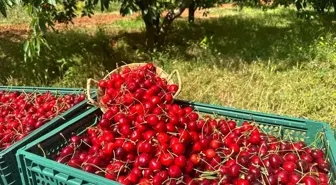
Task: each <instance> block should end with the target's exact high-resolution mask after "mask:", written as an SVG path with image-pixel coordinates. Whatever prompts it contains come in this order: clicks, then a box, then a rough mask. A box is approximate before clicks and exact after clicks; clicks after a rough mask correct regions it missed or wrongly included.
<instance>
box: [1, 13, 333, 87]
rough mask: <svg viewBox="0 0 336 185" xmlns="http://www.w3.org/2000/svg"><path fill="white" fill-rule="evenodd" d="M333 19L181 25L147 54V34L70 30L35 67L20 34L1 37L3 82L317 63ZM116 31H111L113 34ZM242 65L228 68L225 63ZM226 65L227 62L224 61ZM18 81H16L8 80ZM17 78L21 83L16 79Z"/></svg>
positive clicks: (66, 81) (290, 16)
mask: <svg viewBox="0 0 336 185" xmlns="http://www.w3.org/2000/svg"><path fill="white" fill-rule="evenodd" d="M330 22H331V20H327V19H326V20H324V21H323V20H319V21H317V20H315V21H306V20H303V19H298V18H296V17H295V11H294V10H293V11H284V12H281V13H278V14H260V15H259V16H244V15H242V14H240V15H239V14H238V15H229V16H224V17H218V18H211V19H210V18H209V19H205V20H199V21H197V22H196V23H195V24H194V25H189V24H188V23H186V21H184V20H181V21H177V22H176V23H175V24H174V27H173V28H172V30H171V34H170V35H169V37H168V38H167V44H166V47H164V50H162V51H159V52H154V53H148V52H146V51H145V50H144V48H145V46H144V43H145V42H144V41H145V38H144V33H143V32H140V31H139V32H134V31H133V32H125V31H121V32H119V33H115V30H113V31H114V32H113V33H112V34H109V33H110V32H104V31H98V32H96V33H94V34H90V32H87V31H78V30H77V31H66V32H62V33H50V34H48V36H47V40H48V41H49V44H50V47H51V49H50V50H47V49H44V51H42V56H41V57H40V58H39V59H38V60H36V61H34V62H31V63H25V62H23V57H22V44H21V43H20V42H17V41H13V38H15V36H6V37H0V83H2V84H7V83H8V81H11V80H12V81H13V79H14V82H17V83H19V84H21V85H23V84H24V85H55V84H56V85H60V86H69V87H74V86H84V85H85V81H86V79H87V78H89V77H94V78H101V77H102V76H103V74H105V73H104V72H105V71H106V70H107V71H110V70H112V69H114V68H115V66H116V64H117V63H119V64H121V63H129V62H139V61H149V60H151V59H154V60H160V57H158V56H162V55H168V56H169V58H164V59H162V60H168V61H166V62H169V61H170V60H171V61H173V60H175V61H181V60H183V61H189V62H195V61H201V62H204V63H209V65H213V63H216V64H219V65H221V66H223V67H232V68H238V67H239V65H240V64H241V63H251V62H252V61H258V62H262V63H267V62H269V61H272V62H275V63H277V64H278V65H280V66H282V67H281V69H282V70H286V69H289V68H291V67H293V66H295V65H298V64H304V63H305V62H309V61H311V60H313V59H314V58H315V57H316V56H317V55H318V54H319V53H318V51H317V50H316V43H317V42H318V40H317V39H318V38H319V37H320V36H324V35H326V34H330V33H331V34H335V33H334V32H335V30H336V29H335V26H334V25H333V24H331V23H330ZM109 31H110V30H109ZM228 59H229V60H232V61H237V62H234V64H233V65H230V66H228V65H227V64H226V63H225V61H227V60H228ZM222 61H224V62H222ZM9 77H12V78H13V79H8V78H9ZM15 79H16V80H17V79H19V80H17V81H15Z"/></svg>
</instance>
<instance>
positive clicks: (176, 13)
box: [160, 0, 193, 33]
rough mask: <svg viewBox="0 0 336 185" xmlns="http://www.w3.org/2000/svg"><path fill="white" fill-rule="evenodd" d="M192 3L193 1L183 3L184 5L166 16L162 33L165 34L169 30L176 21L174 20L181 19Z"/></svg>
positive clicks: (188, 0)
mask: <svg viewBox="0 0 336 185" xmlns="http://www.w3.org/2000/svg"><path fill="white" fill-rule="evenodd" d="M192 1H193V0H184V1H182V3H181V4H180V6H179V7H178V8H176V9H174V10H171V11H169V12H168V13H167V15H166V16H165V18H164V19H163V22H162V26H161V30H160V31H161V32H162V33H165V32H166V31H167V29H168V28H169V27H170V24H171V23H172V22H173V21H174V19H176V18H177V17H179V16H180V15H181V14H182V13H183V11H184V10H185V9H186V8H187V7H188V6H189V4H190V3H191V2H192Z"/></svg>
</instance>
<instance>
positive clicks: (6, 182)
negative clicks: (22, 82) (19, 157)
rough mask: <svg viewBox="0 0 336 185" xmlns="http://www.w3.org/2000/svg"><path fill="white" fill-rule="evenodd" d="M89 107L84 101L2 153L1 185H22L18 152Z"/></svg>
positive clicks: (58, 90)
mask: <svg viewBox="0 0 336 185" xmlns="http://www.w3.org/2000/svg"><path fill="white" fill-rule="evenodd" d="M0 91H11V92H13V91H18V92H27V93H31V92H39V93H44V92H48V91H49V92H51V93H53V94H55V93H58V94H79V93H80V92H84V89H74V88H72V89H71V88H46V87H18V86H15V87H13V86H0ZM87 107H88V104H87V102H86V101H83V102H81V103H79V104H77V105H76V106H74V107H72V108H71V109H69V110H68V111H66V112H64V113H63V114H61V115H60V116H58V117H56V118H54V119H53V120H50V121H49V122H48V123H46V124H44V125H43V126H42V127H40V128H38V129H36V130H35V131H33V132H32V133H30V134H29V135H28V136H26V137H25V138H24V139H22V140H21V141H18V142H16V143H14V144H13V145H12V146H10V147H9V148H7V149H5V150H2V151H0V185H21V184H22V182H21V178H20V173H19V169H18V166H17V162H16V157H15V154H16V151H17V150H18V149H19V148H21V147H23V146H25V145H26V144H28V143H29V142H31V141H33V140H35V139H37V138H39V137H41V136H42V135H43V134H46V133H47V132H49V131H50V130H52V129H54V128H56V127H58V126H60V125H61V124H63V123H65V122H66V121H67V120H70V119H71V118H73V117H75V116H77V115H79V114H81V113H82V112H84V111H85V110H86V109H87Z"/></svg>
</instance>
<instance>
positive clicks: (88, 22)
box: [0, 4, 233, 37]
mask: <svg viewBox="0 0 336 185" xmlns="http://www.w3.org/2000/svg"><path fill="white" fill-rule="evenodd" d="M232 6H233V4H222V5H220V8H223V9H226V8H231V7H232ZM205 11H206V10H198V11H196V12H195V17H197V18H209V17H213V16H215V15H211V14H210V15H207V16H206V17H205V16H204V12H205ZM137 16H140V14H138V13H135V14H133V15H130V16H125V17H123V16H121V15H120V14H118V13H109V14H97V15H93V16H92V17H91V18H90V17H78V18H75V19H74V20H73V24H68V25H66V24H59V23H56V24H55V28H56V29H57V30H64V29H69V28H72V29H73V28H76V27H80V28H87V27H93V26H99V25H106V24H111V23H113V22H115V21H118V20H122V19H132V18H136V17H137ZM181 16H182V17H187V16H188V10H185V11H184V12H183V14H182V15H181ZM28 31H29V28H28V24H12V25H0V37H4V36H14V35H17V36H19V37H22V36H23V35H26V33H27V32H28Z"/></svg>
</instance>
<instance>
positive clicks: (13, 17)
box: [0, 1, 120, 25]
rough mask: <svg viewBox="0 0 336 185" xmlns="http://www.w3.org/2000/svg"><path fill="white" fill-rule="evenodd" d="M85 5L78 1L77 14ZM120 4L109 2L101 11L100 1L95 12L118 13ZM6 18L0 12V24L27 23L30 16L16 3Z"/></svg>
mask: <svg viewBox="0 0 336 185" xmlns="http://www.w3.org/2000/svg"><path fill="white" fill-rule="evenodd" d="M84 6H85V5H84V4H83V3H82V2H81V1H79V4H78V9H77V11H76V13H78V14H77V15H78V16H79V15H80V13H81V10H82V8H83V7H84ZM119 9H120V4H118V3H116V2H111V3H110V5H109V9H107V10H104V11H103V12H102V11H101V6H100V3H98V5H97V6H96V7H95V12H94V13H95V14H106V13H111V14H119ZM7 14H8V15H7V18H5V17H3V16H2V14H0V25H11V24H23V23H26V24H28V23H29V22H30V20H31V19H30V17H29V16H28V13H27V10H26V8H25V7H23V6H21V5H16V6H14V7H13V8H11V9H10V10H9V11H7Z"/></svg>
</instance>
